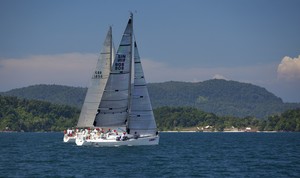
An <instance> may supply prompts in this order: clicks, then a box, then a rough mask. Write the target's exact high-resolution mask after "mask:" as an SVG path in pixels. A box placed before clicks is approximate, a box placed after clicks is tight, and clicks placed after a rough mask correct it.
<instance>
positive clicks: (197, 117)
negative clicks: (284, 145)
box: [154, 107, 300, 132]
mask: <svg viewBox="0 0 300 178" xmlns="http://www.w3.org/2000/svg"><path fill="white" fill-rule="evenodd" d="M154 113H155V119H156V122H157V126H158V128H159V129H160V130H182V129H184V128H191V127H196V126H197V127H199V128H202V127H206V126H210V130H212V131H224V129H230V128H233V127H234V128H236V129H245V128H246V127H250V128H252V129H254V130H259V131H297V132H299V131H300V109H294V110H287V111H285V112H284V113H282V114H278V115H273V116H269V117H268V118H267V119H263V120H262V119H257V118H255V117H244V118H237V117H229V116H227V117H218V116H216V115H215V114H212V113H206V112H203V111H201V110H198V109H195V108H191V107H161V108H157V109H155V110H154ZM194 130H197V129H194Z"/></svg>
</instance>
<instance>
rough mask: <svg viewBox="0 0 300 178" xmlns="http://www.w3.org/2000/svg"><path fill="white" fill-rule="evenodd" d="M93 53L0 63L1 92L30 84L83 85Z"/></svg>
mask: <svg viewBox="0 0 300 178" xmlns="http://www.w3.org/2000/svg"><path fill="white" fill-rule="evenodd" d="M97 59H98V55H97V54H91V53H87V54H80V53H67V54H58V55H35V56H29V57H26V58H21V59H20V58H18V59H15V58H14V59H1V60H0V66H1V68H0V83H1V88H0V89H1V91H6V90H9V89H12V88H18V87H24V86H28V85H34V84H41V83H45V84H61V85H71V86H83V84H84V85H85V86H87V85H88V83H89V78H90V76H91V75H92V72H91V71H93V68H94V67H93V66H94V65H95V64H96V62H97Z"/></svg>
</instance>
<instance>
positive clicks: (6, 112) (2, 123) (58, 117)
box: [0, 95, 80, 132]
mask: <svg viewBox="0 0 300 178" xmlns="http://www.w3.org/2000/svg"><path fill="white" fill-rule="evenodd" d="M79 112H80V111H79V109H77V108H75V107H70V106H65V105H57V104H51V103H49V102H45V101H36V100H26V99H19V98H17V97H9V96H1V95H0V131H1V130H13V131H22V130H23V131H30V132H31V131H62V130H64V129H66V128H67V127H70V126H74V125H75V123H76V122H77V120H78V116H79Z"/></svg>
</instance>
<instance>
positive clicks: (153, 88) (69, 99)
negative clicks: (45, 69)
mask: <svg viewBox="0 0 300 178" xmlns="http://www.w3.org/2000/svg"><path fill="white" fill-rule="evenodd" d="M148 88H149V94H150V97H151V102H152V105H153V107H154V108H157V107H162V106H175V107H178V106H191V107H195V108H198V109H200V110H203V111H205V112H209V113H214V114H216V115H218V116H235V117H246V116H255V117H257V118H266V117H267V116H269V115H273V114H278V113H282V112H284V111H285V110H287V109H293V108H297V107H300V103H298V104H292V103H283V102H282V100H281V99H280V98H279V97H277V96H275V95H274V94H272V93H270V92H268V91H267V90H266V89H265V88H262V87H259V86H256V85H252V84H248V83H240V82H236V81H226V80H207V81H204V82H198V83H190V82H172V81H171V82H164V83H150V84H148ZM85 93H86V88H80V87H68V86H60V85H35V86H30V87H25V88H20V89H14V90H10V91H8V92H4V93H2V94H3V95H7V96H17V97H21V98H27V99H36V100H43V101H49V102H52V103H56V104H67V105H70V106H76V107H78V108H80V107H81V105H82V103H83V101H84V97H85Z"/></svg>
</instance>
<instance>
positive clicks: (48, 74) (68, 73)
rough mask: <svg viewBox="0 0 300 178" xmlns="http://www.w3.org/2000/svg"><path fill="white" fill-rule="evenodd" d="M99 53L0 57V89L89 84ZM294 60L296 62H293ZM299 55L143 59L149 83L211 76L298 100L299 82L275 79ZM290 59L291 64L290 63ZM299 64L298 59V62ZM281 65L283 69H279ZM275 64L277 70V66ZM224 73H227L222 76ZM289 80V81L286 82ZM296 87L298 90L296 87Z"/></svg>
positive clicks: (286, 98) (191, 79)
mask: <svg viewBox="0 0 300 178" xmlns="http://www.w3.org/2000/svg"><path fill="white" fill-rule="evenodd" d="M97 59H98V54H92V53H86V54H81V53H67V54H57V55H35V56H29V57H26V58H10V59H0V91H7V90H10V89H13V88H20V87H25V86H29V85H34V84H59V85H69V86H82V87H86V86H88V85H89V82H90V77H91V75H92V71H93V70H94V66H95V65H96V63H97ZM295 61H296V62H295ZM298 61H299V58H298V59H296V60H295V59H291V58H284V59H283V60H282V62H281V64H280V65H279V66H278V64H275V63H274V64H266V65H262V64H260V65H254V66H238V67H215V68H207V67H206V68H205V67H194V66H192V67H182V66H181V67H174V66H172V65H170V64H167V63H164V62H160V61H155V60H152V59H144V58H143V59H142V64H143V69H144V73H145V77H146V80H147V82H148V83H153V82H165V81H186V82H200V81H205V80H209V79H212V76H213V78H217V79H226V80H235V81H239V82H245V83H252V84H255V85H259V86H262V87H265V88H267V90H269V91H271V92H274V93H275V94H276V95H277V96H279V97H283V99H284V100H285V101H294V102H299V101H300V97H299V96H300V95H299V94H298V93H299V92H298V91H299V90H298V89H300V82H290V81H287V80H278V79H277V74H278V75H279V74H280V75H282V76H284V77H287V76H286V75H283V74H286V73H283V72H282V71H289V72H288V74H293V75H288V76H289V77H290V78H291V76H292V77H293V78H297V76H298V77H299V73H298V72H299V68H293V67H295V66H296V64H295V63H297V62H298ZM291 62H294V63H293V66H290V65H291V64H290V63H291ZM297 65H298V63H297ZM282 66H288V67H286V68H287V69H288V70H287V69H286V70H282ZM277 68H278V70H277ZM224 76H226V77H224ZM287 82H288V84H287ZM296 89H297V90H296Z"/></svg>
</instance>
